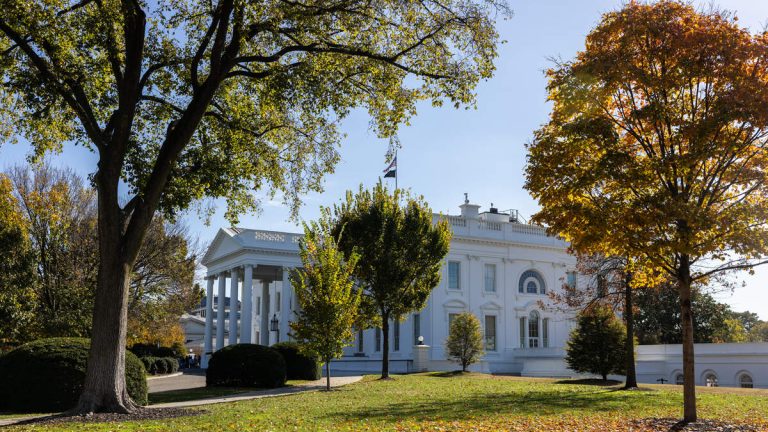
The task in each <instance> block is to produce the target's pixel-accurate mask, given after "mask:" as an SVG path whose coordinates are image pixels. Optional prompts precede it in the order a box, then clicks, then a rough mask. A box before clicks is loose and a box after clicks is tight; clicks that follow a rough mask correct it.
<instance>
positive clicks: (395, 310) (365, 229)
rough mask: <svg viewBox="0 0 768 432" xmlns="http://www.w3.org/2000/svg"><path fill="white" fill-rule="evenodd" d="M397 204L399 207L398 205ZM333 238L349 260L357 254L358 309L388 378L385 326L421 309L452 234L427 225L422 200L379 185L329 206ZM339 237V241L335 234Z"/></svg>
mask: <svg viewBox="0 0 768 432" xmlns="http://www.w3.org/2000/svg"><path fill="white" fill-rule="evenodd" d="M401 203H402V204H401ZM334 219H335V220H334V223H335V225H334V227H333V233H334V236H336V237H337V239H338V245H339V248H340V249H341V250H342V251H344V253H345V255H346V256H347V257H348V258H349V257H350V256H351V254H353V253H359V254H360V262H359V265H358V266H357V267H356V269H355V276H356V278H357V279H358V281H359V282H360V286H361V289H362V299H361V304H362V307H361V311H362V314H363V316H364V318H366V319H365V320H364V321H366V322H367V323H368V325H374V326H378V327H380V328H381V332H382V337H383V348H382V353H383V356H382V365H381V378H385V379H386V378H388V377H389V322H390V320H397V319H400V317H403V316H405V315H406V314H409V313H411V312H416V311H418V310H420V309H422V308H423V307H424V305H425V304H426V302H427V298H428V297H429V294H430V293H431V292H432V289H433V288H434V287H436V286H437V284H438V283H439V282H440V271H441V267H442V263H443V258H445V255H446V254H447V253H448V246H449V243H450V239H451V231H450V228H448V224H447V222H446V221H438V222H437V223H434V224H433V222H432V210H431V209H430V208H429V206H428V205H427V203H426V202H425V201H424V199H423V198H422V197H418V198H415V197H412V196H411V195H410V194H408V193H407V192H404V191H402V190H400V189H395V190H394V192H393V193H391V194H390V193H389V191H388V190H387V188H386V187H385V186H384V185H383V184H382V183H381V182H379V183H378V184H377V185H376V186H375V187H374V188H373V190H371V191H368V190H363V188H362V186H360V190H359V192H358V193H357V194H355V195H352V192H347V199H346V201H345V202H343V203H342V204H340V205H338V206H335V207H334ZM342 231H343V233H344V235H343V236H341V237H340V238H339V235H340V233H342Z"/></svg>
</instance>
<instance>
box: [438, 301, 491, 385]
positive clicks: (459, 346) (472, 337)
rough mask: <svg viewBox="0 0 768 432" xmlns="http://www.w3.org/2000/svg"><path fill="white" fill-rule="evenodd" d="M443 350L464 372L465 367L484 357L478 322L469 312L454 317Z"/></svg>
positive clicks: (481, 335)
mask: <svg viewBox="0 0 768 432" xmlns="http://www.w3.org/2000/svg"><path fill="white" fill-rule="evenodd" d="M445 349H446V353H447V354H448V357H449V358H450V359H452V360H454V361H457V362H459V363H460V364H461V369H462V370H463V371H465V372H466V370H467V366H469V365H471V364H472V363H476V362H478V361H479V360H480V358H482V356H483V355H485V350H484V349H483V334H482V333H481V330H480V320H478V319H477V317H476V316H475V315H474V314H472V313H471V312H462V313H460V314H458V315H456V316H455V317H454V318H453V322H451V327H450V329H448V339H446V340H445Z"/></svg>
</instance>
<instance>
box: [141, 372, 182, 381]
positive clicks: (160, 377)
mask: <svg viewBox="0 0 768 432" xmlns="http://www.w3.org/2000/svg"><path fill="white" fill-rule="evenodd" d="M182 375H184V372H175V373H172V374H168V375H149V376H147V381H152V380H158V379H163V378H173V377H177V376H182Z"/></svg>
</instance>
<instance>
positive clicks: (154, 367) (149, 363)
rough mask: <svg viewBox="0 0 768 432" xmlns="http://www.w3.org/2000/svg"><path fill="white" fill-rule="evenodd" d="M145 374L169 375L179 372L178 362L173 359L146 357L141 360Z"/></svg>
mask: <svg viewBox="0 0 768 432" xmlns="http://www.w3.org/2000/svg"><path fill="white" fill-rule="evenodd" d="M141 363H142V364H143V365H144V369H146V371H147V373H149V374H152V375H162V374H169V373H174V372H178V371H179V362H178V360H176V358H175V357H153V356H146V357H142V358H141Z"/></svg>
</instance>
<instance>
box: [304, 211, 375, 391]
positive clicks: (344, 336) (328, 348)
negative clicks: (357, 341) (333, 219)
mask: <svg viewBox="0 0 768 432" xmlns="http://www.w3.org/2000/svg"><path fill="white" fill-rule="evenodd" d="M326 214H327V213H326ZM299 256H301V262H302V264H303V265H304V267H303V269H301V270H299V271H297V272H294V273H292V274H291V283H292V284H293V287H294V290H295V292H296V300H297V301H298V304H299V311H298V312H297V315H298V316H297V319H296V320H295V321H293V322H291V323H290V326H291V330H292V331H293V337H295V338H296V339H297V340H298V341H299V351H300V352H301V353H303V354H305V355H307V356H310V357H313V358H320V359H322V360H323V361H324V362H325V376H326V381H325V382H326V390H330V389H331V366H330V364H331V360H333V359H335V358H339V357H341V356H342V354H343V349H344V347H347V346H350V345H351V344H352V340H353V339H354V333H353V332H352V326H353V325H354V324H355V322H356V320H357V315H358V313H359V307H360V291H358V290H355V289H354V279H353V273H354V270H355V265H357V262H358V256H357V254H355V253H352V254H350V255H349V256H348V257H346V258H345V256H344V253H342V252H341V251H339V249H338V248H337V246H336V240H335V238H334V236H332V235H331V232H330V223H329V221H328V219H327V217H326V218H325V219H322V220H321V221H320V222H315V223H313V224H312V225H306V224H305V225H304V238H303V239H302V241H301V242H300V243H299Z"/></svg>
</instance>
